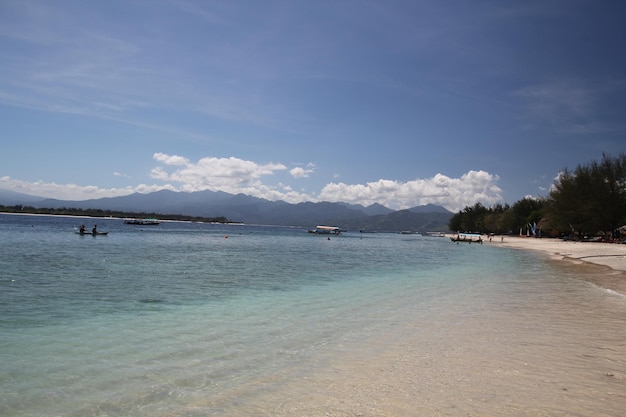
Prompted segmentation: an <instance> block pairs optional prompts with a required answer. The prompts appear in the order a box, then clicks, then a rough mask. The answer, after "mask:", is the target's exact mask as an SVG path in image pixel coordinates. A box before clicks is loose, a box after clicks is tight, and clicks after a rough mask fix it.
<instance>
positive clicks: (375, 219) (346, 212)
mask: <svg viewBox="0 0 626 417" xmlns="http://www.w3.org/2000/svg"><path fill="white" fill-rule="evenodd" d="M0 205H4V206H15V205H25V206H32V207H37V208H52V209H59V208H77V209H101V210H112V211H124V212H134V213H157V214H163V215H167V214H180V215H186V216H195V217H220V216H223V217H226V218H228V219H229V220H230V221H233V222H242V223H248V224H267V225H281V226H302V227H314V226H316V225H319V224H326V225H333V226H339V227H341V228H343V229H350V230H354V229H358V230H365V231H415V232H426V231H440V232H442V231H448V221H449V220H450V218H451V217H452V215H453V213H452V212H450V211H448V210H446V209H445V208H443V207H441V206H436V205H432V204H428V205H424V206H418V207H413V208H410V209H406V210H397V211H396V210H392V209H389V208H387V207H385V206H382V205H380V204H372V205H370V206H367V207H365V206H362V205H359V204H347V203H330V202H319V203H312V202H306V203H297V204H292V203H287V202H285V201H269V200H265V199H262V198H257V197H252V196H249V195H245V194H229V193H225V192H222V191H197V192H191V193H185V192H175V191H168V190H162V191H157V192H154V193H149V194H139V193H135V194H131V195H127V196H122V197H109V198H100V199H92V200H81V201H71V200H57V199H48V198H42V197H36V196H31V195H27V194H21V193H16V192H13V191H7V190H0Z"/></svg>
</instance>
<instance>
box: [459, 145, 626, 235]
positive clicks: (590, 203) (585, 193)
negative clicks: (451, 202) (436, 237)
mask: <svg viewBox="0 0 626 417" xmlns="http://www.w3.org/2000/svg"><path fill="white" fill-rule="evenodd" d="M624 225H626V154H624V153H620V154H619V155H618V156H617V157H611V156H609V155H606V154H603V156H602V160H601V161H593V162H591V163H588V164H586V165H578V166H577V167H576V168H575V169H574V170H569V169H567V168H565V169H563V170H562V171H561V173H560V174H559V176H558V178H556V179H555V182H554V184H553V185H552V188H551V190H550V192H549V194H548V196H547V197H543V198H530V197H526V198H524V199H522V200H519V201H517V202H516V203H514V204H513V205H512V206H509V205H508V204H504V205H502V204H496V205H495V206H492V207H485V206H483V205H482V204H481V203H476V204H474V205H473V206H471V207H470V206H468V207H465V208H464V209H463V210H461V211H459V212H458V213H456V214H455V215H454V216H452V218H451V219H450V222H449V223H448V226H449V228H450V230H455V231H464V232H469V231H473V232H477V233H485V234H491V233H493V234H516V233H518V232H519V231H523V233H526V234H532V235H534V236H553V237H556V236H570V237H572V238H574V239H582V238H583V237H585V236H599V235H601V236H603V237H604V239H605V240H611V239H617V238H619V237H620V227H622V226H624Z"/></svg>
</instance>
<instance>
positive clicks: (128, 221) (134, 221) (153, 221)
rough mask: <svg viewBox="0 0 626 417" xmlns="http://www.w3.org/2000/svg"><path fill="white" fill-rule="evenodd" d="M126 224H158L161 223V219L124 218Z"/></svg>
mask: <svg viewBox="0 0 626 417" xmlns="http://www.w3.org/2000/svg"><path fill="white" fill-rule="evenodd" d="M124 223H126V224H138V225H142V226H156V225H158V224H160V223H161V221H160V220H159V219H124Z"/></svg>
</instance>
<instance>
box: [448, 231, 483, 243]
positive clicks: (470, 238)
mask: <svg viewBox="0 0 626 417" xmlns="http://www.w3.org/2000/svg"><path fill="white" fill-rule="evenodd" d="M450 240H451V241H453V242H455V243H459V242H467V243H481V244H482V243H483V238H482V237H481V236H480V234H478V233H458V234H457V235H456V236H450Z"/></svg>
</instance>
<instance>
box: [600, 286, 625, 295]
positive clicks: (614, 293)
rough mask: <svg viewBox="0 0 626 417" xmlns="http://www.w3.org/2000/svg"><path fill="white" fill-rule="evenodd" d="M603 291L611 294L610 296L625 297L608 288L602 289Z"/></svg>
mask: <svg viewBox="0 0 626 417" xmlns="http://www.w3.org/2000/svg"><path fill="white" fill-rule="evenodd" d="M604 291H606V292H608V293H609V294H612V295H619V296H620V297H626V294H622V293H621V292H618V291H615V290H612V289H610V288H604Z"/></svg>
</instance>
